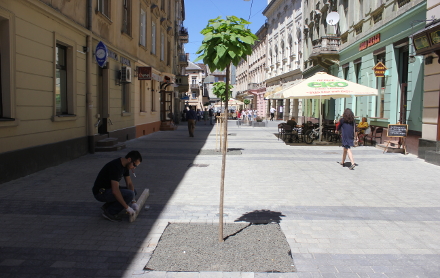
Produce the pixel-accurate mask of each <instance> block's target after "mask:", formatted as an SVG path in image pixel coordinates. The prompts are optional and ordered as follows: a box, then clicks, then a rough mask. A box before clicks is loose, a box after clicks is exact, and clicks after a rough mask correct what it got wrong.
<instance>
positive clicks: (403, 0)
mask: <svg viewBox="0 0 440 278" xmlns="http://www.w3.org/2000/svg"><path fill="white" fill-rule="evenodd" d="M409 2H411V0H397V5H398V6H399V8H401V7H403V6H405V5H406V4H408V3H409Z"/></svg>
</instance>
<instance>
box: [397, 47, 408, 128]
mask: <svg viewBox="0 0 440 278" xmlns="http://www.w3.org/2000/svg"><path fill="white" fill-rule="evenodd" d="M398 50H399V51H398V66H397V69H398V76H399V87H400V109H399V111H400V112H399V113H400V115H399V122H400V123H401V124H406V123H407V122H406V118H407V112H408V63H409V47H408V45H405V46H403V47H400V48H399V49H398Z"/></svg>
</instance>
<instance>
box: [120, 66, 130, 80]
mask: <svg viewBox="0 0 440 278" xmlns="http://www.w3.org/2000/svg"><path fill="white" fill-rule="evenodd" d="M121 82H125V83H130V82H131V68H130V67H122V69H121Z"/></svg>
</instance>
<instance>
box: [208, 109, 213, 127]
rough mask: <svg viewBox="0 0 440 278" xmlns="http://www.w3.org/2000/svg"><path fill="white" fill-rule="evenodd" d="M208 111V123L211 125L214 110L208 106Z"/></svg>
mask: <svg viewBox="0 0 440 278" xmlns="http://www.w3.org/2000/svg"><path fill="white" fill-rule="evenodd" d="M208 112H209V123H210V124H211V125H212V121H213V117H214V111H213V110H212V108H210V109H209V111H208Z"/></svg>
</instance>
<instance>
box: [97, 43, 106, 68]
mask: <svg viewBox="0 0 440 278" xmlns="http://www.w3.org/2000/svg"><path fill="white" fill-rule="evenodd" d="M107 57H108V50H107V46H105V44H104V43H103V42H102V41H100V42H99V43H98V45H97V46H96V49H95V58H96V62H97V63H98V65H99V66H100V67H101V68H103V67H104V66H105V64H106V63H107Z"/></svg>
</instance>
